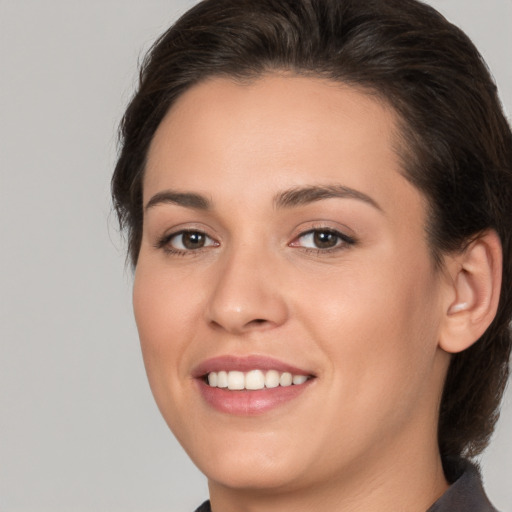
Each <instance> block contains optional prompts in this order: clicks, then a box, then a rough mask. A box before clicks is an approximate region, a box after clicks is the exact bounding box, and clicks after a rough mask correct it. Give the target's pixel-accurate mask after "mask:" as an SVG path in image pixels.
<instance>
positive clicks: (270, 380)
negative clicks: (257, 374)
mask: <svg viewBox="0 0 512 512" xmlns="http://www.w3.org/2000/svg"><path fill="white" fill-rule="evenodd" d="M277 386H279V372H278V371H277V370H269V371H268V372H267V373H266V374H265V387H266V388H277Z"/></svg>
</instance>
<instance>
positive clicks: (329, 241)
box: [313, 231, 340, 249]
mask: <svg viewBox="0 0 512 512" xmlns="http://www.w3.org/2000/svg"><path fill="white" fill-rule="evenodd" d="M339 240H340V237H339V236H338V235H337V234H336V233H333V232H332V231H315V232H314V233H313V243H314V245H315V247H317V248H318V249H330V248H331V247H336V245H337V244H338V242H339Z"/></svg>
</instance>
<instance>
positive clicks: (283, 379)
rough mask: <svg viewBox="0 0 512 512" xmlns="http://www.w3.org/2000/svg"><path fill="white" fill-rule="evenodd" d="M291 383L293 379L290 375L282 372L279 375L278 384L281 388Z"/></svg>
mask: <svg viewBox="0 0 512 512" xmlns="http://www.w3.org/2000/svg"><path fill="white" fill-rule="evenodd" d="M292 382H293V377H292V374H291V373H288V372H284V373H282V374H281V377H280V378H279V384H280V385H281V386H291V385H292Z"/></svg>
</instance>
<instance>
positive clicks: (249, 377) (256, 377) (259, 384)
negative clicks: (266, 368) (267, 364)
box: [245, 370, 265, 389]
mask: <svg viewBox="0 0 512 512" xmlns="http://www.w3.org/2000/svg"><path fill="white" fill-rule="evenodd" d="M264 387H265V376H264V375H263V372H262V371H261V370H252V371H250V372H248V373H246V374H245V389H263V388H264Z"/></svg>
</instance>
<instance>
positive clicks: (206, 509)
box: [195, 501, 212, 512]
mask: <svg viewBox="0 0 512 512" xmlns="http://www.w3.org/2000/svg"><path fill="white" fill-rule="evenodd" d="M195 512H212V509H211V508H210V502H209V501H205V502H204V503H203V504H202V505H201V506H200V507H198V508H196V510H195Z"/></svg>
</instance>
